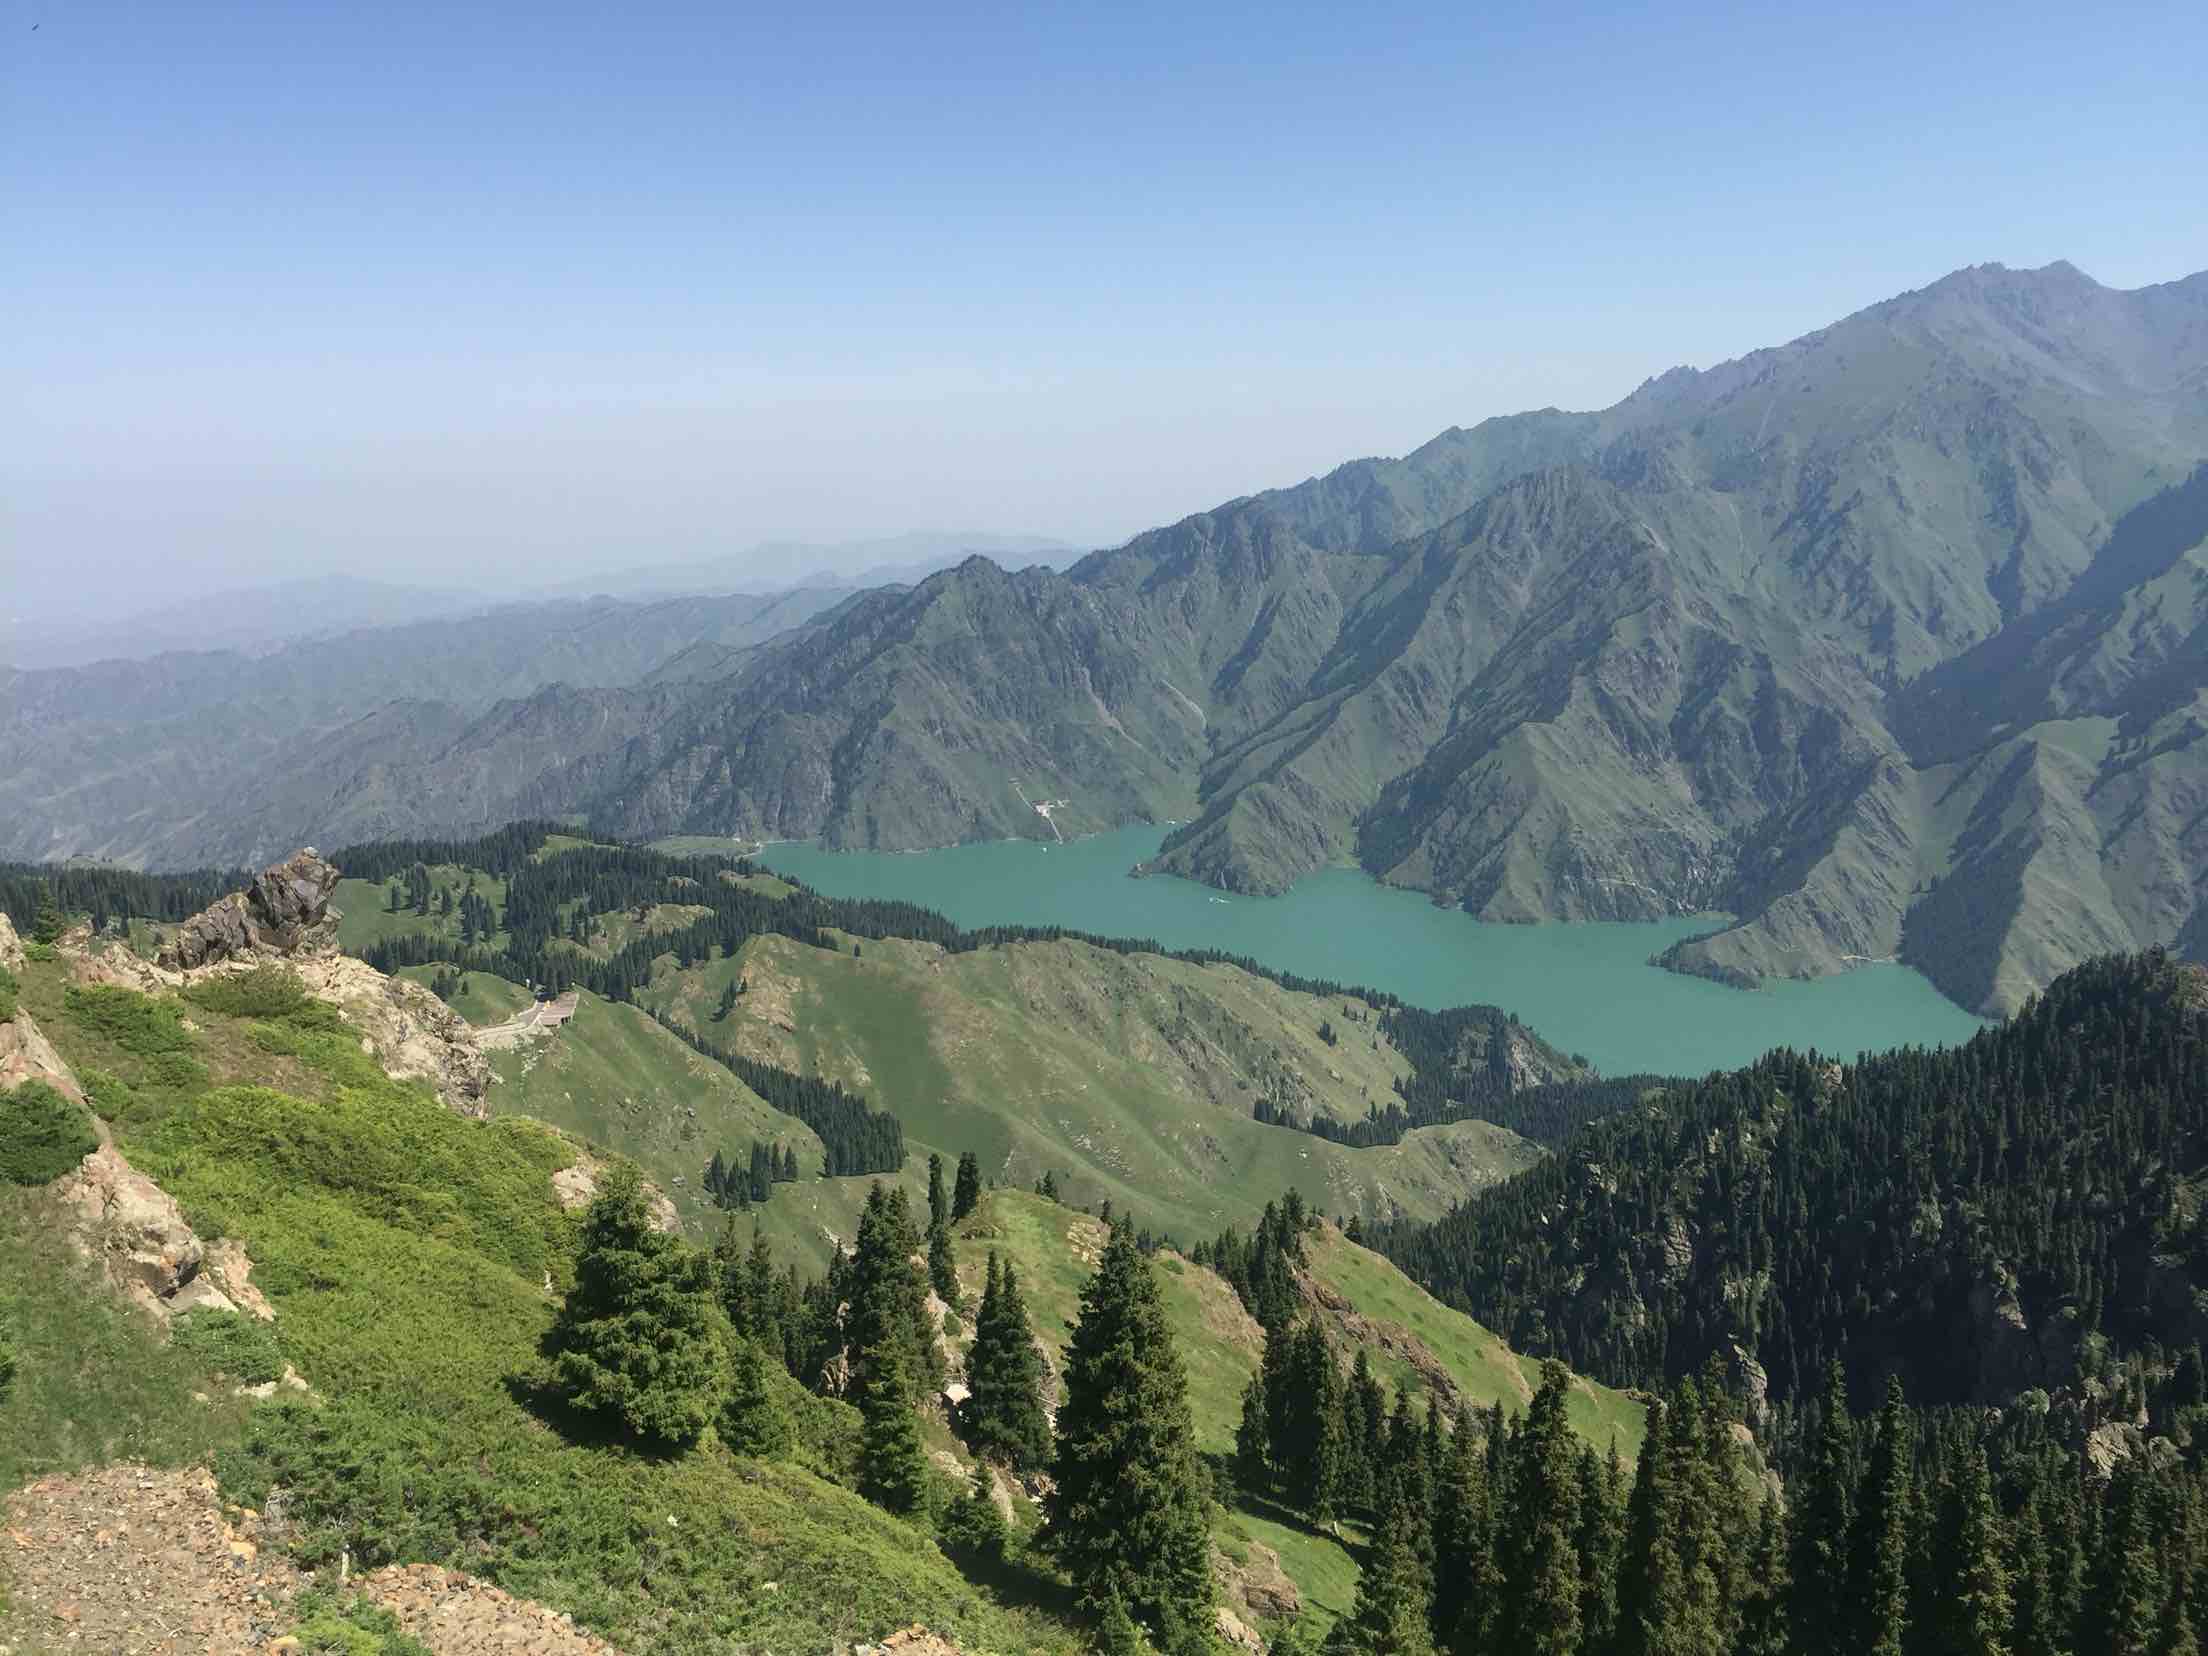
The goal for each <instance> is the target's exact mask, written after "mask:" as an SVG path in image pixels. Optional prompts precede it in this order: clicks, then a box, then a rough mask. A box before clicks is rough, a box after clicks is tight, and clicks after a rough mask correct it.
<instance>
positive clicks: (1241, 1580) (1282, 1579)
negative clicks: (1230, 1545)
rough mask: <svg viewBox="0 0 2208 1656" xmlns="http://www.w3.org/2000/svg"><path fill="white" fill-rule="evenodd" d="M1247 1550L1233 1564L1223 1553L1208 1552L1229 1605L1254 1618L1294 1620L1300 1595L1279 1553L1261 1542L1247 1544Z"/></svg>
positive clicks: (1300, 1603)
mask: <svg viewBox="0 0 2208 1656" xmlns="http://www.w3.org/2000/svg"><path fill="white" fill-rule="evenodd" d="M1248 1546H1249V1552H1248V1556H1247V1557H1245V1558H1244V1559H1243V1560H1242V1562H1240V1563H1236V1562H1235V1561H1234V1560H1233V1559H1231V1558H1229V1557H1227V1556H1226V1554H1224V1553H1222V1552H1217V1551H1214V1552H1213V1553H1212V1555H1211V1570H1212V1574H1213V1575H1214V1576H1216V1577H1217V1578H1218V1581H1219V1586H1220V1590H1221V1597H1223V1598H1224V1599H1225V1600H1226V1601H1227V1602H1228V1604H1229V1605H1230V1606H1235V1607H1239V1609H1240V1611H1241V1613H1242V1614H1243V1615H1244V1616H1247V1617H1248V1618H1250V1619H1251V1620H1253V1621H1293V1620H1295V1618H1296V1617H1298V1616H1300V1615H1302V1614H1303V1595H1302V1594H1301V1593H1300V1592H1298V1591H1297V1590H1296V1584H1295V1582H1294V1581H1293V1580H1292V1579H1291V1578H1290V1577H1289V1574H1288V1572H1287V1571H1286V1570H1284V1569H1282V1568H1281V1566H1280V1554H1279V1553H1277V1552H1275V1551H1274V1550H1273V1549H1272V1548H1270V1547H1268V1546H1266V1545H1265V1544H1264V1543H1263V1542H1262V1541H1252V1542H1250V1543H1249V1544H1248Z"/></svg>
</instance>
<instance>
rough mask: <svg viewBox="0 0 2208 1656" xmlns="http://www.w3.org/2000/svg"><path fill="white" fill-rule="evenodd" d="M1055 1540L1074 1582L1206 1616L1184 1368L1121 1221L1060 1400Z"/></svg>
mask: <svg viewBox="0 0 2208 1656" xmlns="http://www.w3.org/2000/svg"><path fill="white" fill-rule="evenodd" d="M1052 1475H1053V1479H1054V1481H1055V1484H1056V1487H1055V1488H1054V1489H1053V1490H1052V1491H1051V1494H1050V1499H1049V1504H1048V1512H1049V1524H1048V1528H1047V1530H1046V1532H1045V1533H1046V1535H1047V1537H1048V1543H1049V1545H1050V1546H1051V1548H1052V1549H1053V1551H1054V1552H1055V1553H1056V1555H1057V1557H1058V1559H1059V1561H1060V1562H1061V1563H1062V1564H1063V1565H1064V1566H1065V1569H1066V1572H1067V1573H1068V1575H1070V1576H1071V1577H1072V1579H1073V1584H1074V1587H1075V1590H1076V1591H1077V1592H1078V1593H1079V1594H1080V1595H1081V1596H1082V1598H1083V1599H1084V1600H1086V1601H1087V1602H1088V1603H1090V1604H1092V1605H1095V1606H1099V1607H1101V1606H1103V1605H1105V1604H1106V1603H1108V1602H1109V1600H1110V1599H1111V1598H1112V1597H1113V1596H1114V1595H1115V1594H1116V1595H1117V1596H1118V1597H1120V1598H1122V1599H1124V1600H1125V1602H1126V1604H1127V1606H1128V1608H1129V1609H1130V1610H1131V1611H1133V1612H1135V1613H1136V1614H1139V1615H1141V1616H1142V1617H1143V1618H1144V1619H1145V1620H1147V1621H1148V1622H1149V1623H1150V1625H1151V1626H1152V1627H1153V1628H1156V1629H1157V1630H1159V1631H1160V1632H1161V1633H1162V1632H1165V1631H1167V1630H1168V1629H1169V1628H1173V1627H1178V1626H1189V1625H1193V1626H1196V1627H1199V1628H1201V1627H1203V1626H1204V1625H1205V1624H1206V1623H1208V1621H1209V1620H1210V1614H1211V1599H1212V1580H1211V1563H1210V1539H1209V1535H1208V1532H1207V1528H1206V1524H1205V1518H1204V1497H1203V1486H1202V1480H1201V1473H1200V1470H1199V1468H1198V1465H1197V1461H1196V1451H1195V1443H1194V1434H1193V1428H1192V1425H1191V1422H1190V1419H1189V1412H1188V1378H1187V1375H1186V1373H1185V1371H1184V1370H1183V1369H1182V1367H1181V1358H1180V1353H1179V1352H1178V1351H1177V1350H1176V1349H1175V1348H1174V1344H1173V1331H1172V1328H1171V1327H1170V1325H1169V1324H1168V1323H1167V1322H1166V1318H1165V1306H1164V1302H1163V1300H1162V1299H1161V1297H1160V1295H1159V1292H1158V1285H1157V1280H1156V1278H1155V1277H1154V1276H1153V1275H1152V1272H1151V1268H1150V1263H1149V1261H1148V1260H1146V1259H1144V1258H1143V1256H1142V1254H1141V1253H1140V1251H1138V1250H1137V1248H1136V1247H1135V1241H1134V1234H1133V1231H1132V1230H1131V1229H1130V1228H1129V1227H1128V1226H1125V1225H1121V1226H1119V1227H1118V1228H1117V1229H1115V1230H1114V1231H1113V1232H1112V1234H1111V1240H1110V1241H1109V1242H1108V1243H1107V1244H1106V1245H1105V1248H1104V1254H1103V1257H1102V1259H1100V1260H1099V1261H1098V1263H1097V1268H1096V1272H1095V1274H1094V1275H1093V1276H1091V1277H1090V1279H1089V1282H1088V1285H1087V1286H1086V1287H1085V1288H1084V1289H1083V1290H1082V1294H1081V1318H1080V1321H1079V1323H1078V1324H1077V1325H1076V1327H1075V1329H1074V1333H1073V1342H1072V1345H1071V1347H1070V1348H1069V1350H1068V1352H1067V1358H1066V1372H1065V1401H1064V1403H1063V1404H1062V1406H1061V1407H1060V1409H1059V1412H1058V1454H1057V1458H1056V1460H1055V1461H1054V1462H1053V1465H1052Z"/></svg>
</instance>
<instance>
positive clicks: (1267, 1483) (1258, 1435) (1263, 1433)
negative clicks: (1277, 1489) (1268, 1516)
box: [1234, 1371, 1273, 1496]
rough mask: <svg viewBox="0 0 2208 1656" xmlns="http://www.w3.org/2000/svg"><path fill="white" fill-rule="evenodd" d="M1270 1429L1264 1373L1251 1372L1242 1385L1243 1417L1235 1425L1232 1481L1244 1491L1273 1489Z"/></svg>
mask: <svg viewBox="0 0 2208 1656" xmlns="http://www.w3.org/2000/svg"><path fill="white" fill-rule="evenodd" d="M1271 1445H1272V1429H1271V1426H1270V1424H1269V1422H1268V1420H1267V1411H1266V1406H1265V1376H1264V1373H1263V1372H1262V1371H1260V1372H1258V1373H1255V1374H1252V1375H1251V1376H1250V1380H1249V1384H1248V1385H1246V1386H1244V1387H1243V1388H1242V1419H1241V1422H1240V1423H1239V1424H1238V1425H1237V1426H1236V1427H1235V1429H1234V1481H1235V1483H1236V1484H1237V1485H1239V1486H1240V1488H1241V1490H1242V1492H1243V1493H1244V1494H1245V1495H1256V1496H1266V1495H1270V1494H1272V1492H1273V1469H1272V1459H1271V1457H1272V1448H1271Z"/></svg>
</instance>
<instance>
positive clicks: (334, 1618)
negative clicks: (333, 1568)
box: [291, 1587, 431, 1656]
mask: <svg viewBox="0 0 2208 1656" xmlns="http://www.w3.org/2000/svg"><path fill="white" fill-rule="evenodd" d="M292 1608H293V1609H294V1610H296V1611H297V1612H298V1613H299V1614H300V1615H301V1616H302V1617H303V1618H304V1619H303V1620H302V1621H301V1622H300V1623H299V1624H298V1625H297V1626H296V1627H294V1628H293V1629H292V1630H291V1632H292V1637H293V1638H295V1639H297V1640H298V1641H299V1644H300V1647H301V1649H302V1650H304V1651H307V1652H309V1653H310V1656H431V1652H430V1648H429V1646H427V1645H425V1644H423V1643H422V1642H421V1641H420V1640H418V1639H414V1638H410V1637H408V1635H407V1633H406V1630H405V1629H404V1628H402V1627H401V1626H400V1625H399V1618H398V1617H396V1616H394V1615H392V1614H391V1612H390V1611H388V1610H386V1609H384V1608H383V1606H382V1605H380V1604H376V1603H374V1602H372V1601H371V1600H368V1599H364V1598H359V1597H354V1598H350V1599H340V1598H339V1597H338V1596H337V1594H336V1593H335V1592H333V1591H331V1590H330V1589H329V1588H327V1587H309V1588H308V1589H307V1590H306V1591H305V1592H303V1593H301V1594H300V1595H299V1597H298V1598H297V1599H295V1600H294V1601H293V1603H292Z"/></svg>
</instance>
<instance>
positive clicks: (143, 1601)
mask: <svg viewBox="0 0 2208 1656" xmlns="http://www.w3.org/2000/svg"><path fill="white" fill-rule="evenodd" d="M0 1518H4V1522H0V1579H4V1580H5V1581H6V1583H7V1590H8V1594H9V1598H10V1600H11V1602H12V1607H13V1608H12V1614H11V1616H10V1619H9V1622H8V1624H7V1625H6V1626H5V1627H4V1628H0V1656H75V1653H77V1652H98V1653H99V1656H239V1653H241V1652H253V1651H262V1650H267V1651H269V1652H270V1656H283V1653H284V1652H286V1651H295V1650H296V1649H297V1648H298V1647H297V1646H296V1645H295V1644H290V1643H287V1642H285V1641H284V1633H285V1630H286V1629H287V1628H288V1627H289V1626H290V1625H291V1622H292V1616H291V1612H290V1605H291V1600H292V1597H293V1595H294V1594H296V1593H297V1592H298V1590H299V1589H300V1588H301V1587H302V1586H305V1585H307V1584H308V1583H309V1582H310V1581H311V1580H312V1578H311V1577H310V1576H308V1575H306V1574H304V1573H303V1572H301V1571H299V1570H297V1569H294V1568H293V1567H292V1566H291V1564H290V1563H289V1562H287V1561H286V1560H285V1559H284V1558H283V1557H282V1556H281V1555H280V1554H279V1553H277V1552H276V1551H275V1550H274V1549H273V1548H268V1549H266V1550H264V1547H263V1525H262V1523H261V1515H260V1514H258V1513H254V1512H251V1511H241V1510H240V1509H237V1508H229V1509H227V1510H226V1509H225V1508H224V1507H223V1505H222V1502H221V1500H220V1498H219V1497H218V1496H217V1494H216V1493H215V1480H214V1478H213V1477H212V1475H210V1474H209V1473H207V1472H206V1471H204V1470H186V1471H181V1472H173V1471H156V1470H154V1469H152V1468H150V1467H143V1466H127V1465H126V1466H109V1467H103V1468H101V1469H100V1470H98V1471H96V1472H87V1473H84V1474H82V1475H79V1476H76V1477H54V1478H41V1479H40V1480H39V1481H38V1482H36V1483H34V1484H30V1485H28V1486H26V1487H25V1488H23V1489H21V1490H18V1491H17V1492H16V1493H15V1494H14V1495H12V1496H10V1497H9V1498H8V1500H7V1502H6V1510H5V1513H4V1514H0ZM354 1586H355V1587H356V1588H357V1590H358V1591H360V1592H362V1593H363V1594H365V1595H366V1596H367V1597H369V1598H372V1599H374V1600H376V1601H377V1602H378V1603H380V1604H382V1605H384V1606H385V1608H387V1609H389V1610H390V1611H391V1612H392V1613H393V1614H395V1615H396V1616H397V1617H398V1618H399V1620H400V1622H401V1623H402V1624H403V1625H404V1626H405V1627H406V1630H407V1631H408V1632H409V1633H411V1634H413V1635H414V1637H416V1638H417V1639H420V1640H421V1641H422V1642H423V1643H424V1644H426V1645H428V1646H429V1647H430V1649H431V1650H433V1651H435V1652H436V1653H437V1656H619V1652H617V1651H615V1649H614V1647H613V1646H611V1645H609V1644H607V1643H605V1642H604V1641H603V1640H602V1639H597V1638H594V1637H592V1636H591V1635H589V1634H587V1633H584V1632H582V1631H580V1630H579V1629H577V1628H575V1627H573V1626H571V1625H570V1624H569V1623H568V1621H567V1619H566V1618H565V1617H564V1616H560V1615H557V1614H555V1613H554V1612H552V1611H549V1610H546V1609H545V1608H544V1607H543V1606H541V1605H536V1604H531V1603H529V1602H527V1601H526V1600H523V1599H517V1598H513V1597H511V1596H509V1595H508V1594H506V1593H504V1592H502V1591H500V1590H499V1589H498V1588H496V1587H492V1586H490V1585H488V1584H487V1583H484V1582H480V1581H476V1580H474V1579H473V1578H472V1577H469V1576H465V1575H462V1574H460V1573H459V1572H458V1571H448V1570H442V1569H437V1568H434V1567H432V1566H429V1565H405V1566H393V1567H391V1568H387V1569H382V1570H376V1571H373V1572H371V1573H369V1574H367V1575H365V1576H362V1577H359V1578H357V1579H356V1581H355V1583H354Z"/></svg>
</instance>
